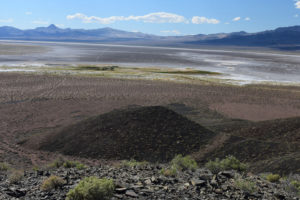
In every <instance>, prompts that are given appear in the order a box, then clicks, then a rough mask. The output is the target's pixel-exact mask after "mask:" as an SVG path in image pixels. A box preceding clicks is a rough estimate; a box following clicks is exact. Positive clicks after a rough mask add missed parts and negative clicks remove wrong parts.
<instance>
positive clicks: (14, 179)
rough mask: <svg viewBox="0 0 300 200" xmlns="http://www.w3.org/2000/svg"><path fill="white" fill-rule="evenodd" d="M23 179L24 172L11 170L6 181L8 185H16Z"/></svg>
mask: <svg viewBox="0 0 300 200" xmlns="http://www.w3.org/2000/svg"><path fill="white" fill-rule="evenodd" d="M23 178H24V171H22V170H13V171H12V172H11V173H10V174H9V176H8V181H9V183H10V184H18V183H20V181H21V180H22V179H23Z"/></svg>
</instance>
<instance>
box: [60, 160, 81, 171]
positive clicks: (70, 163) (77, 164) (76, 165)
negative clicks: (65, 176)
mask: <svg viewBox="0 0 300 200" xmlns="http://www.w3.org/2000/svg"><path fill="white" fill-rule="evenodd" d="M63 167H64V168H76V169H78V170H82V169H85V168H86V166H85V165H84V164H82V163H80V162H78V161H69V160H67V161H65V162H64V164H63Z"/></svg>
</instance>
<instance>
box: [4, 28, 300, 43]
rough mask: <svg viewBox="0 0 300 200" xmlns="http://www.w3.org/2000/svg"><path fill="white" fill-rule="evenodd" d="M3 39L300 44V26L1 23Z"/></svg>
mask: <svg viewBox="0 0 300 200" xmlns="http://www.w3.org/2000/svg"><path fill="white" fill-rule="evenodd" d="M0 39H9V40H42V41H86V42H103V43H128V44H149V45H166V46H169V45H172V46H174V45H175V46H178V45H190V46H195V45H196V46H198V45H222V46H228V45H231V46H267V47H282V48H290V49H293V48H298V46H300V26H292V27H283V28H277V29H275V30H268V31H263V32H258V33H247V32H243V31H242V32H234V33H219V34H209V35H204V34H199V35H187V36H156V35H150V34H144V33H140V32H127V31H122V30H116V29H112V28H101V29H94V30H85V29H70V28H67V29H62V28H58V27H57V26H55V25H53V24H52V25H50V26H48V27H38V28H35V29H30V30H21V29H17V28H14V27H10V26H3V27H0Z"/></svg>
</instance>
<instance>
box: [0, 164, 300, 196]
mask: <svg viewBox="0 0 300 200" xmlns="http://www.w3.org/2000/svg"><path fill="white" fill-rule="evenodd" d="M163 167H165V166H164V165H146V166H138V167H111V166H99V167H89V168H86V169H83V170H78V169H76V168H70V169H65V168H59V169H55V170H50V171H48V170H42V171H40V170H38V171H26V172H25V173H24V178H23V179H22V180H21V181H20V182H19V183H17V184H10V182H9V179H8V175H7V174H4V173H3V174H0V199H1V200H11V199H21V200H35V199H36V200H43V199H50V200H64V199H65V198H66V194H67V193H68V191H69V190H70V189H72V188H74V187H75V186H76V185H77V184H78V183H79V181H80V180H82V179H83V178H84V177H88V176H97V177H99V178H109V179H113V180H114V183H115V186H116V187H115V192H114V196H113V197H112V200H118V199H170V200H171V199H172V200H174V199H180V200H182V199H187V200H188V199H195V200H196V199H268V200H269V199H293V200H297V199H299V198H297V197H295V196H293V195H292V194H290V193H289V192H287V191H286V190H285V188H284V187H283V186H282V185H281V184H275V183H270V182H268V181H266V180H264V179H262V178H260V177H259V176H254V175H250V174H248V175H241V174H239V173H238V172H235V171H222V172H220V173H218V174H216V175H214V174H212V173H211V172H210V171H209V170H207V169H197V170H195V171H184V172H180V173H178V175H177V176H176V177H166V176H164V175H162V174H161V173H160V171H161V169H162V168H163ZM50 175H56V176H59V177H61V178H63V179H64V180H65V184H64V185H63V186H62V187H61V188H58V189H53V190H51V191H48V192H45V191H42V190H41V189H40V187H41V185H42V183H43V181H44V180H45V179H46V178H48V177H49V176H50ZM236 177H240V178H242V179H247V180H250V181H252V182H254V183H255V187H256V190H255V191H247V190H243V189H241V188H238V187H237V186H236V185H235V184H234V180H235V179H236Z"/></svg>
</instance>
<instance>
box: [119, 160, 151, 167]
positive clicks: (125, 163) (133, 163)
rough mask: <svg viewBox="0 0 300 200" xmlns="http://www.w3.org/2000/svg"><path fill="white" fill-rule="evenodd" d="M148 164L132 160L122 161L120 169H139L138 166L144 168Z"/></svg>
mask: <svg viewBox="0 0 300 200" xmlns="http://www.w3.org/2000/svg"><path fill="white" fill-rule="evenodd" d="M148 164H149V162H147V161H141V162H139V161H136V160H134V159H131V160H124V161H122V162H121V167H139V166H146V165H148Z"/></svg>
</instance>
